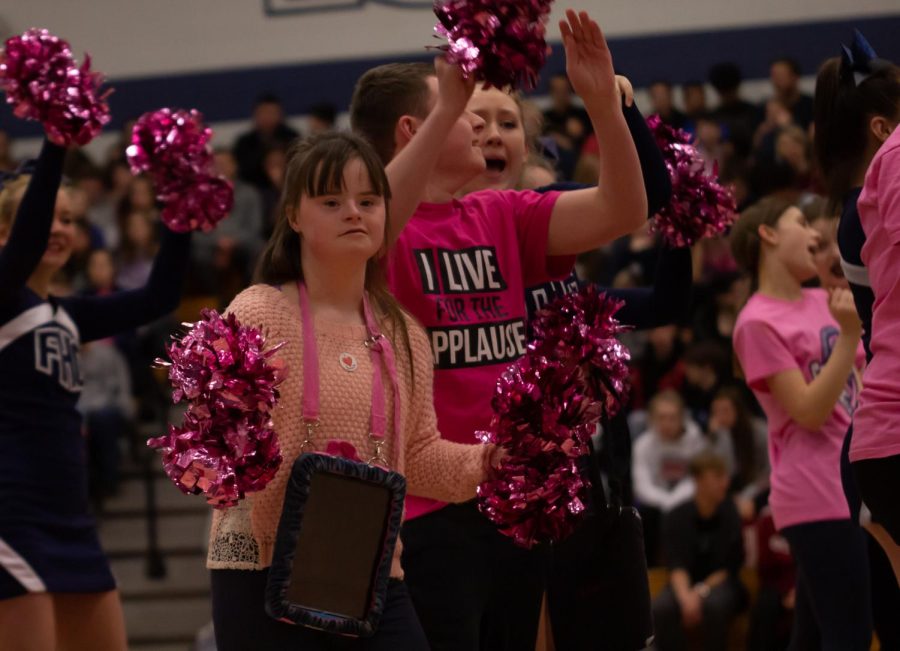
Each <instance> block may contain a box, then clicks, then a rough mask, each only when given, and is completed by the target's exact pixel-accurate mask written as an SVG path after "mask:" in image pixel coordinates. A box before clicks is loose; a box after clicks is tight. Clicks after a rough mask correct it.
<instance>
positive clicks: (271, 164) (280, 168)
mask: <svg viewBox="0 0 900 651" xmlns="http://www.w3.org/2000/svg"><path fill="white" fill-rule="evenodd" d="M286 166H287V150H286V149H284V148H283V147H272V148H271V149H269V150H268V151H267V152H266V156H265V159H264V160H263V168H264V169H265V171H266V177H267V178H268V179H269V187H267V188H265V189H263V190H260V196H261V197H262V202H263V236H264V237H265V239H269V237H270V236H271V235H272V231H273V230H274V228H275V224H276V223H277V222H278V211H279V208H280V206H279V202H280V201H281V190H282V189H283V188H284V170H285V168H286Z"/></svg>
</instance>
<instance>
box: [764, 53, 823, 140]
mask: <svg viewBox="0 0 900 651" xmlns="http://www.w3.org/2000/svg"><path fill="white" fill-rule="evenodd" d="M800 75H801V71H800V64H799V63H797V61H796V60H795V59H792V58H790V57H781V58H778V59H775V60H774V61H773V62H772V65H771V66H769V81H771V82H772V90H773V91H774V94H775V99H777V100H778V101H779V102H781V104H782V105H784V107H785V108H786V109H787V110H788V111H790V113H791V118H792V121H793V122H794V124H796V125H798V126H799V127H800V128H801V129H803V130H804V131H806V130H807V129H809V126H810V125H811V124H812V121H813V98H812V97H810V96H809V95H805V94H803V93H801V92H800Z"/></svg>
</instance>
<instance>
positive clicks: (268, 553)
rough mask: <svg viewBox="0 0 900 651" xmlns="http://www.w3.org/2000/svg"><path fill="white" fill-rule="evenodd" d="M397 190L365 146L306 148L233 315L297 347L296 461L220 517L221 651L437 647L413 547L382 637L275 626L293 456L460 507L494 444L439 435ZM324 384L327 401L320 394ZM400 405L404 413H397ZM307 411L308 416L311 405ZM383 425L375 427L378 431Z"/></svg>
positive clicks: (287, 412)
mask: <svg viewBox="0 0 900 651" xmlns="http://www.w3.org/2000/svg"><path fill="white" fill-rule="evenodd" d="M389 201H390V188H389V186H388V181H387V177H386V176H385V171H384V168H383V166H382V165H381V162H380V161H379V160H378V157H377V156H376V154H375V152H374V151H373V150H372V148H371V147H370V146H369V145H368V144H367V143H365V142H364V141H362V140H361V139H359V138H357V137H355V136H350V135H345V134H325V135H322V136H316V137H313V138H310V139H308V140H306V141H303V142H300V143H299V144H296V145H295V146H294V147H293V149H292V151H291V152H290V153H289V156H288V163H287V169H286V181H285V190H284V193H283V196H282V200H281V215H280V217H279V221H278V223H277V224H276V226H275V231H274V233H273V234H272V237H271V239H270V241H269V244H268V246H267V248H266V250H265V252H264V253H263V256H262V258H261V260H260V264H259V269H258V272H257V280H258V281H259V284H257V285H253V286H251V287H250V288H248V289H246V290H244V291H243V292H241V293H240V294H239V295H238V296H237V297H236V298H235V299H234V301H233V302H232V304H231V306H230V307H229V309H228V311H229V312H231V313H233V314H235V315H236V316H237V318H238V319H239V320H240V321H241V322H242V323H243V324H246V325H252V326H254V327H260V328H261V329H262V330H263V331H264V332H266V333H267V336H268V338H269V340H270V341H273V342H277V341H283V342H285V346H284V347H283V348H282V349H281V351H280V352H279V356H280V357H281V358H282V359H283V360H284V361H285V362H286V364H287V367H288V369H289V376H288V379H287V380H286V382H285V383H284V385H283V387H282V390H281V392H282V396H281V400H280V405H279V408H278V409H277V410H276V411H275V413H274V415H273V423H274V428H275V431H276V433H277V434H278V437H279V443H280V445H281V450H282V454H283V456H284V462H283V463H282V465H281V468H280V469H279V470H278V473H277V474H276V475H275V477H274V479H273V480H272V482H271V483H270V484H269V485H268V486H266V488H265V489H264V490H262V491H260V492H258V493H253V494H251V495H248V496H247V498H246V499H245V500H244V501H242V502H240V503H239V504H237V505H236V506H233V507H230V508H228V509H223V510H217V511H216V512H215V513H214V517H213V523H212V529H211V532H210V545H209V556H208V559H207V566H208V567H209V568H210V569H211V570H212V573H211V582H212V606H213V621H214V624H215V631H216V642H217V645H218V648H219V650H220V651H229V650H234V651H238V650H244V649H286V648H303V649H308V650H311V651H314V650H316V649H331V648H336V647H335V646H334V645H335V644H336V643H339V644H340V648H342V649H343V648H346V649H360V650H366V651H393V650H396V649H403V650H404V651H406V650H409V651H423V650H425V649H427V648H428V644H427V642H426V640H425V637H424V634H423V632H422V628H421V625H420V624H419V621H418V619H417V617H416V613H415V611H414V609H413V606H412V602H411V600H410V597H409V594H408V592H407V591H406V587H405V585H404V583H403V581H402V579H403V570H402V569H401V567H400V554H401V545H400V544H399V543H398V544H397V547H396V548H395V550H394V557H393V564H392V567H391V575H390V576H391V581H390V582H389V584H388V589H387V597H386V604H385V608H384V612H383V614H382V617H381V620H380V623H379V628H378V630H377V631H376V633H375V634H374V636H372V637H369V638H358V639H355V640H350V639H346V640H339V639H338V638H336V637H335V636H334V635H331V634H328V633H323V632H320V631H316V630H313V629H309V628H304V627H302V626H292V625H290V624H285V623H282V622H279V621H276V620H275V619H273V618H271V617H269V616H268V615H267V614H266V612H265V610H264V594H265V589H266V582H267V579H268V572H269V567H270V565H271V562H272V555H273V548H274V545H275V537H276V533H277V529H278V522H279V518H280V516H281V510H282V504H283V502H284V496H285V489H286V485H287V482H288V479H289V476H290V474H291V466H292V465H293V462H294V460H295V459H296V458H297V457H298V456H299V455H300V454H302V453H303V452H304V451H307V452H312V451H315V452H325V453H327V454H336V455H340V456H345V457H350V458H355V459H359V460H367V459H372V460H373V461H374V460H379V459H380V460H381V461H386V462H387V464H388V465H389V466H390V468H391V469H392V470H395V471H397V472H399V473H401V474H404V475H405V477H406V481H407V485H408V489H409V490H410V491H414V492H415V493H416V494H418V495H425V496H428V497H431V498H433V499H440V500H446V501H448V502H462V501H465V500H469V499H472V498H474V496H475V488H476V486H477V485H478V483H479V482H480V481H482V480H483V478H484V476H485V474H486V470H487V466H488V463H489V461H490V456H491V455H492V454H493V449H492V446H491V448H485V447H482V446H474V445H462V444H459V443H453V442H451V441H446V440H443V439H441V437H440V434H439V433H438V430H437V422H436V417H435V412H434V404H433V397H432V376H433V373H432V361H431V347H430V344H429V342H428V339H427V336H426V335H425V332H424V331H423V330H422V328H421V326H419V325H418V324H417V323H416V322H415V320H414V319H413V318H412V317H410V316H409V315H408V314H407V313H406V312H405V311H404V310H403V309H402V308H401V307H400V306H399V304H398V303H397V302H396V300H395V299H394V298H393V297H392V296H391V295H390V294H389V293H388V291H387V288H386V285H385V281H384V278H383V275H382V269H381V265H380V259H381V257H382V256H383V255H384V254H385V252H386V250H387V238H386V237H385V234H386V232H388V229H389V226H388V212H389V211H388V203H389ZM373 331H377V332H380V333H382V335H383V336H381V337H380V338H379V339H378V340H379V341H381V342H382V344H381V346H382V347H390V348H392V349H393V351H394V354H395V358H396V369H392V368H391V364H390V363H376V362H375V361H373V360H372V359H371V356H370V353H371V351H370V350H369V345H370V343H371V335H370V333H372V332H373ZM307 337H314V338H315V342H316V343H315V347H314V348H312V349H311V350H312V352H314V353H315V358H312V359H317V362H318V363H317V364H316V365H317V366H318V376H319V377H318V387H316V386H315V385H314V384H313V385H311V388H310V394H311V395H316V394H318V395H319V400H318V403H319V404H318V412H319V416H318V421H319V422H320V424H321V426H320V427H317V428H315V429H314V430H309V429H307V428H306V427H304V422H305V420H304V417H305V413H301V406H300V405H301V403H303V400H304V395H305V394H304V390H305V387H304V384H305V382H304V364H305V363H309V361H308V359H304V358H305V357H306V355H305V353H306V352H307V347H306V346H305V344H304V340H305V338H307ZM373 373H381V374H382V380H383V385H384V401H385V404H384V405H383V407H384V413H385V414H387V423H386V428H385V438H384V439H383V441H384V443H383V447H381V445H375V444H374V442H373V441H374V435H372V434H369V433H368V432H370V431H372V430H370V424H371V422H372V418H373V417H374V413H375V412H374V405H373V400H372V378H373V377H374V375H373ZM317 388H318V391H317V390H316V389H317ZM398 401H399V405H397V404H396V403H397V402H398ZM304 409H305V407H304ZM372 427H374V425H373V426H372Z"/></svg>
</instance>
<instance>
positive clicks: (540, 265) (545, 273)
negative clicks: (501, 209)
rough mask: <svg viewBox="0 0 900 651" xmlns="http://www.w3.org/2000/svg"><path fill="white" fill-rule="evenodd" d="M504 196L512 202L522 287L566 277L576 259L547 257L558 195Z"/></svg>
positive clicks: (528, 192)
mask: <svg viewBox="0 0 900 651" xmlns="http://www.w3.org/2000/svg"><path fill="white" fill-rule="evenodd" d="M503 194H504V195H505V197H506V198H507V200H509V201H511V202H512V214H513V216H514V222H515V225H516V236H517V237H518V240H519V254H520V256H521V258H522V266H523V270H522V271H523V274H524V278H523V280H524V283H525V285H526V286H531V285H538V284H541V283H545V282H547V281H548V280H557V279H559V278H564V277H565V276H568V275H569V274H570V273H571V272H572V267H573V266H574V265H575V256H573V255H558V256H548V255H547V240H548V237H549V233H550V217H551V216H552V215H553V206H555V205H556V201H557V199H559V195H560V193H559V192H543V193H542V192H535V191H533V190H522V191H512V192H504V193H503Z"/></svg>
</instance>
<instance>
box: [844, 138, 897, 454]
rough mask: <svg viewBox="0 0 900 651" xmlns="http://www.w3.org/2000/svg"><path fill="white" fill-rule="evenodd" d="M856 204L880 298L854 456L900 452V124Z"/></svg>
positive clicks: (874, 287) (866, 257)
mask: <svg viewBox="0 0 900 651" xmlns="http://www.w3.org/2000/svg"><path fill="white" fill-rule="evenodd" d="M856 205H857V208H858V209H859V221H860V223H862V227H863V230H864V231H865V232H866V243H865V245H864V246H863V248H862V261H863V264H865V266H866V268H867V269H868V270H869V281H870V282H871V284H872V291H873V293H874V294H875V303H874V305H873V309H872V340H871V349H872V361H871V363H870V364H869V367H868V368H867V369H866V374H865V375H864V376H863V390H862V394H861V395H860V397H859V409H857V411H856V413H855V414H854V416H853V441H852V443H851V445H850V460H851V461H858V460H860V459H880V458H883V457H889V456H893V455H897V454H900V129H894V133H893V134H892V135H891V137H890V138H888V140H887V142H885V143H884V145H882V147H881V149H880V150H879V151H878V154H877V155H876V156H875V158H874V159H873V160H872V164H871V165H869V171H868V172H867V173H866V182H865V185H864V186H863V191H862V194H860V196H859V201H858V202H857V204H856Z"/></svg>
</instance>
